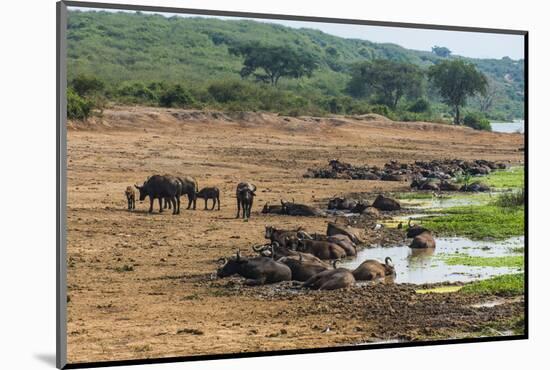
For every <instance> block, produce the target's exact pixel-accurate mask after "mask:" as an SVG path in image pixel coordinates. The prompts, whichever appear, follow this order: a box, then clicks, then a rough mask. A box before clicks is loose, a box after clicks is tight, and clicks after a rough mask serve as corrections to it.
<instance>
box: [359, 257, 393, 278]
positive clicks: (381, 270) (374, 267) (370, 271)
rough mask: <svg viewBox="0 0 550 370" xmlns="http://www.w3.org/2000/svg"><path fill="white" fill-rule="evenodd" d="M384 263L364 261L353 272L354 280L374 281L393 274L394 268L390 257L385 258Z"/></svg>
mask: <svg viewBox="0 0 550 370" xmlns="http://www.w3.org/2000/svg"><path fill="white" fill-rule="evenodd" d="M384 262H385V263H381V262H378V261H376V260H365V261H363V262H362V263H361V264H360V265H359V266H358V267H357V268H356V269H355V270H353V277H354V278H355V280H374V279H378V278H383V277H386V276H393V275H394V274H395V267H394V265H393V262H392V260H391V258H390V257H386V259H385V261H384Z"/></svg>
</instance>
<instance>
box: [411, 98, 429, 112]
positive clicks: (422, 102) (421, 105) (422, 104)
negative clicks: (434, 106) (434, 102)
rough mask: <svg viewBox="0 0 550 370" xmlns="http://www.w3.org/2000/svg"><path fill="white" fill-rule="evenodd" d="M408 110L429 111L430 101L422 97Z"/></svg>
mask: <svg viewBox="0 0 550 370" xmlns="http://www.w3.org/2000/svg"><path fill="white" fill-rule="evenodd" d="M407 110H408V111H409V112H413V113H423V112H428V111H429V110H430V102H429V101H427V100H426V99H424V98H420V99H418V100H417V101H415V102H414V103H412V104H411V105H410V106H409V108H407Z"/></svg>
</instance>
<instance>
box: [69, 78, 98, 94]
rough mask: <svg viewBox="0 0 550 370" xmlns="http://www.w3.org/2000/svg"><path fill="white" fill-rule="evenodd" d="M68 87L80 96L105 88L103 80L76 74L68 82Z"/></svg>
mask: <svg viewBox="0 0 550 370" xmlns="http://www.w3.org/2000/svg"><path fill="white" fill-rule="evenodd" d="M70 87H72V88H73V90H74V91H75V92H76V93H77V94H78V95H80V96H85V95H90V94H94V93H98V92H101V91H102V90H103V89H104V88H105V84H104V83H103V81H101V80H99V79H98V78H96V77H92V76H86V75H78V76H76V77H75V78H74V79H73V80H72V81H71V83H70Z"/></svg>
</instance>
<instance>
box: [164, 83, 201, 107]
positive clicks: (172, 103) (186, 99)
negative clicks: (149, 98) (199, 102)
mask: <svg viewBox="0 0 550 370" xmlns="http://www.w3.org/2000/svg"><path fill="white" fill-rule="evenodd" d="M159 103H160V105H161V106H162V107H168V108H170V107H179V108H187V107H188V106H190V105H192V104H193V103H195V99H193V96H192V95H191V94H190V93H189V92H188V91H187V90H186V89H185V88H184V87H183V86H181V85H179V84H176V85H174V86H171V87H169V88H168V89H167V90H166V91H164V92H163V93H162V95H161V96H160V99H159Z"/></svg>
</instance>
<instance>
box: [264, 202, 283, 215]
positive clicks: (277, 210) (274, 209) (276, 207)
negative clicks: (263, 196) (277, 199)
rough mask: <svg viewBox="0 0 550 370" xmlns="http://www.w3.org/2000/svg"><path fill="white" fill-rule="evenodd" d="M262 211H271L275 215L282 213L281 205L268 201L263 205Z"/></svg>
mask: <svg viewBox="0 0 550 370" xmlns="http://www.w3.org/2000/svg"><path fill="white" fill-rule="evenodd" d="M262 213H273V214H276V215H282V214H283V206H279V205H274V206H272V205H269V203H266V204H265V205H264V208H263V209H262Z"/></svg>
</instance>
